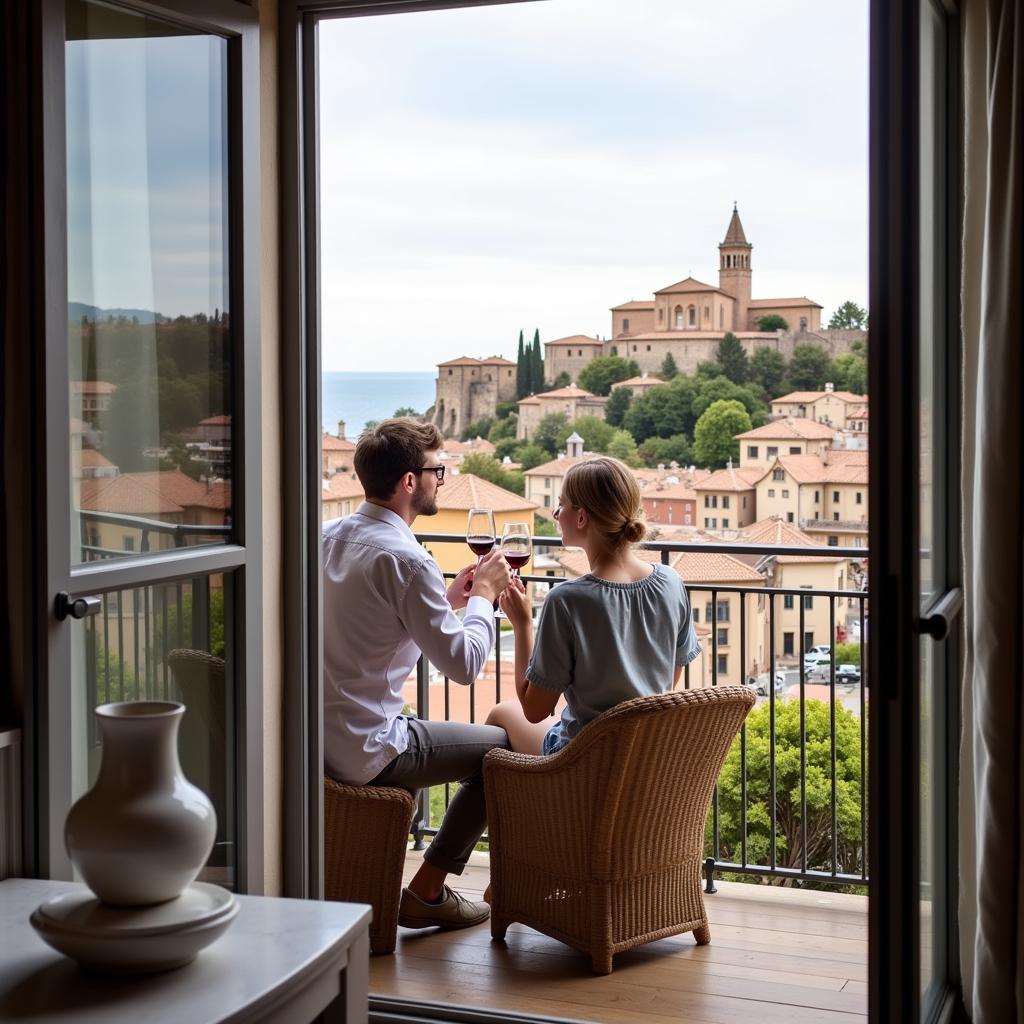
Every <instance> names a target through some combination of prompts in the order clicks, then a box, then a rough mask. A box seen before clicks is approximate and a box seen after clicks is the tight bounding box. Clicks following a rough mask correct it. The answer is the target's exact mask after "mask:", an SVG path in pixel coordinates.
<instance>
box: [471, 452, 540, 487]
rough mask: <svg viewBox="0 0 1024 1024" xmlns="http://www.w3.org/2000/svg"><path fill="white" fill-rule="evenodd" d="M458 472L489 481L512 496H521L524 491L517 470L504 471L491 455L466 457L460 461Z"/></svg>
mask: <svg viewBox="0 0 1024 1024" xmlns="http://www.w3.org/2000/svg"><path fill="white" fill-rule="evenodd" d="M459 472H460V473H470V474H472V475H473V476H478V477H480V478H481V479H482V480H489V481H490V482H491V483H492V484H497V485H498V486H499V487H503V488H504V489H505V490H506V491H511V492H512V493H513V494H519V495H522V494H523V493H524V492H525V490H526V484H525V482H524V480H523V474H522V473H520V472H519V471H518V470H514V469H504V468H503V467H502V465H501V463H500V462H499V461H498V460H497V459H496V458H494V457H493V456H491V455H483V454H482V453H477V454H474V455H467V456H466V457H465V458H464V459H463V460H462V465H461V466H460V467H459Z"/></svg>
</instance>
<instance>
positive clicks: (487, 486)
mask: <svg viewBox="0 0 1024 1024" xmlns="http://www.w3.org/2000/svg"><path fill="white" fill-rule="evenodd" d="M437 507H438V508H439V509H449V510H451V509H456V510H458V511H460V512H461V511H467V512H468V511H469V509H471V508H490V509H493V510H494V511H495V512H532V511H533V510H534V509H535V508H536V507H537V505H536V504H535V503H534V502H532V501H527V500H526V498H520V497H519V495H518V494H513V493H512V492H511V491H506V490H505V489H504V488H503V487H499V486H498V485H497V484H493V483H491V482H490V480H484V479H483V478H482V477H479V476H474V475H473V474H472V473H453V474H452V475H451V477H450V478H449V477H448V476H446V477H445V480H444V486H443V487H441V488H439V489H438V492H437Z"/></svg>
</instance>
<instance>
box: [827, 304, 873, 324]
mask: <svg viewBox="0 0 1024 1024" xmlns="http://www.w3.org/2000/svg"><path fill="white" fill-rule="evenodd" d="M867 324H868V311H867V310H866V309H865V308H864V307H863V306H858V305H857V303H856V302H852V301H850V300H849V299H847V301H846V302H844V303H842V304H841V305H840V306H839V308H838V309H837V310H836V311H835V312H834V313H833V314H832V317H831V319H830V320H829V322H828V326H829V329H830V330H834V331H856V330H864V329H865V328H866V327H867Z"/></svg>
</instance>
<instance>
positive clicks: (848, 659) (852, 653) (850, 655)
mask: <svg viewBox="0 0 1024 1024" xmlns="http://www.w3.org/2000/svg"><path fill="white" fill-rule="evenodd" d="M835 662H836V664H837V665H859V664H860V644H858V643H852V644H836V646H835Z"/></svg>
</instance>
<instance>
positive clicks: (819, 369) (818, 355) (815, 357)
mask: <svg viewBox="0 0 1024 1024" xmlns="http://www.w3.org/2000/svg"><path fill="white" fill-rule="evenodd" d="M831 372H832V360H831V359H830V358H829V355H828V353H827V352H826V351H825V350H824V349H823V348H821V346H819V345H797V346H796V348H794V349H793V358H792V359H790V361H789V366H788V367H787V369H786V376H787V378H788V379H789V386H790V387H791V388H792V389H793V390H794V391H821V390H823V389H824V387H825V383H826V382H827V381H828V379H829V374H830V373H831Z"/></svg>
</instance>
